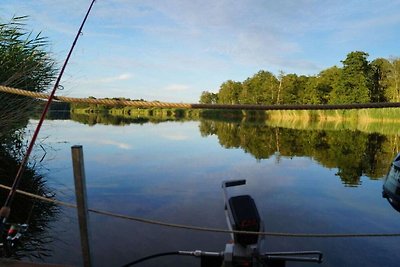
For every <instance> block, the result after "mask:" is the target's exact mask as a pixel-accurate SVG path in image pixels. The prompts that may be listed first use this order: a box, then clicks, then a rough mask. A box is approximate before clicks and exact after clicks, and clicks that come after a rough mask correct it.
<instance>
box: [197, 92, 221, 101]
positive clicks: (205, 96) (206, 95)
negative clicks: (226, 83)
mask: <svg viewBox="0 0 400 267" xmlns="http://www.w3.org/2000/svg"><path fill="white" fill-rule="evenodd" d="M217 100H218V94H214V93H210V92H208V91H203V92H202V93H201V96H200V101H199V102H200V104H215V103H217Z"/></svg>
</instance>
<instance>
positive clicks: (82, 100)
mask: <svg viewBox="0 0 400 267" xmlns="http://www.w3.org/2000/svg"><path fill="white" fill-rule="evenodd" d="M0 92H4V93H9V94H17V95H22V96H28V97H33V98H38V99H48V97H49V95H47V94H44V93H37V92H32V91H26V90H21V89H16V88H12V87H8V86H3V85H0ZM53 99H54V100H58V101H61V102H68V103H86V104H99V105H106V106H118V105H121V106H131V107H138V108H151V107H158V108H191V109H231V110H332V109H370V108H398V107H400V102H382V103H360V104H334V105H309V104H307V105H228V104H188V103H168V102H159V101H149V102H148V101H136V100H117V99H94V98H75V97H66V96H54V97H53Z"/></svg>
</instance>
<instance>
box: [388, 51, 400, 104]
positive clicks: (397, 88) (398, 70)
mask: <svg viewBox="0 0 400 267" xmlns="http://www.w3.org/2000/svg"><path fill="white" fill-rule="evenodd" d="M388 67H389V72H388V74H387V83H388V84H387V88H386V92H385V95H386V97H387V99H388V100H389V101H390V102H400V58H391V59H389V66H388Z"/></svg>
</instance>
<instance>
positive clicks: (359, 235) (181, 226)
mask: <svg viewBox="0 0 400 267" xmlns="http://www.w3.org/2000/svg"><path fill="white" fill-rule="evenodd" d="M0 188H3V189H7V190H9V189H10V187H9V186H6V185H3V184H0ZM16 192H17V193H19V194H22V195H25V196H28V197H31V198H35V199H38V200H41V201H45V202H49V203H53V204H56V205H60V206H64V207H68V208H75V209H76V208H77V206H76V205H75V204H72V203H68V202H63V201H60V200H56V199H51V198H47V197H43V196H40V195H36V194H32V193H29V192H26V191H22V190H17V191H16ZM88 211H90V212H92V213H96V214H100V215H105V216H110V217H114V218H119V219H124V220H130V221H136V222H140V223H145V224H152V225H158V226H163V227H170V228H178V229H185V230H192V231H201V232H212V233H225V234H231V233H233V234H250V235H261V236H271V237H297V238H299V237H300V238H363V237H400V233H348V234H325V233H324V234H312V233H281V232H252V231H237V230H228V229H222V228H213V227H202V226H194V225H184V224H176V223H168V222H163V221H157V220H151V219H145V218H141V217H135V216H129V215H123V214H118V213H114V212H110V211H104V210H98V209H91V208H89V209H88Z"/></svg>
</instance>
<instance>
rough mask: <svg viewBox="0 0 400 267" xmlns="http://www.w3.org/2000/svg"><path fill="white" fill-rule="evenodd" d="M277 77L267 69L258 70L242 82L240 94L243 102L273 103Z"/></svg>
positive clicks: (275, 95) (277, 82) (275, 94)
mask: <svg viewBox="0 0 400 267" xmlns="http://www.w3.org/2000/svg"><path fill="white" fill-rule="evenodd" d="M278 85H279V81H278V79H277V78H276V77H275V76H274V75H273V74H272V73H271V72H269V71H264V70H260V71H259V72H257V73H256V74H255V75H254V76H253V77H250V78H247V79H246V80H245V81H244V82H243V90H242V93H241V95H240V100H241V103H243V104H274V103H275V101H276V98H277V93H276V91H277V90H276V89H277V88H278Z"/></svg>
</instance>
